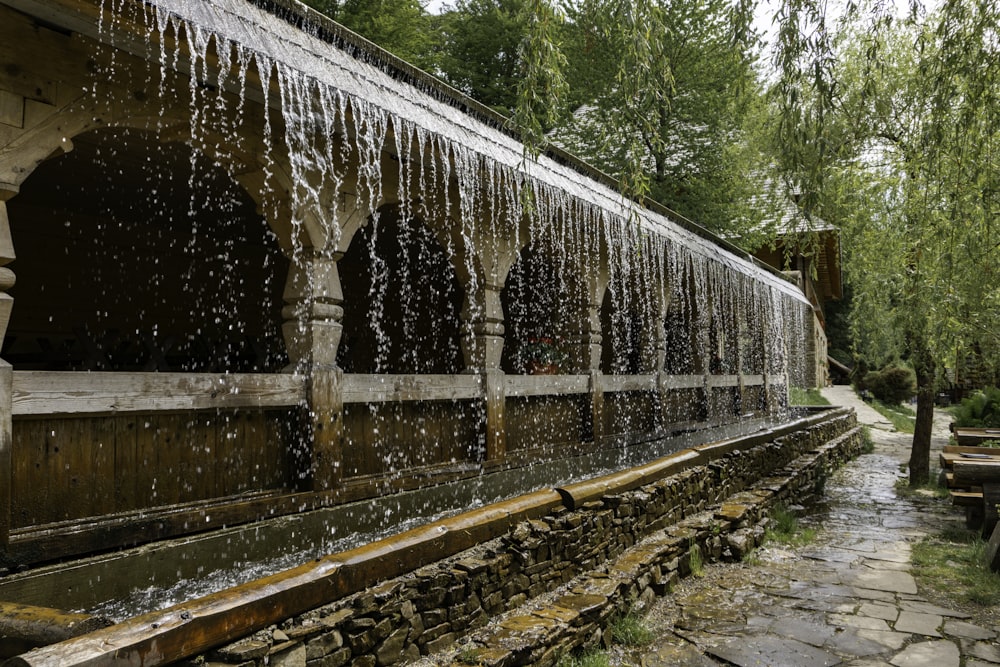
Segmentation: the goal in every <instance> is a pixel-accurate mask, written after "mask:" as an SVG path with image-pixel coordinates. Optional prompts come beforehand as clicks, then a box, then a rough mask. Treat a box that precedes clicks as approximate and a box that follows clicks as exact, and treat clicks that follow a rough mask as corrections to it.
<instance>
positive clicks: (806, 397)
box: [788, 387, 830, 405]
mask: <svg viewBox="0 0 1000 667" xmlns="http://www.w3.org/2000/svg"><path fill="white" fill-rule="evenodd" d="M788 404H789V405H830V401H828V400H826V399H825V398H824V397H823V394H821V393H820V391H819V389H816V388H815V387H811V388H809V389H806V388H804V387H789V388H788Z"/></svg>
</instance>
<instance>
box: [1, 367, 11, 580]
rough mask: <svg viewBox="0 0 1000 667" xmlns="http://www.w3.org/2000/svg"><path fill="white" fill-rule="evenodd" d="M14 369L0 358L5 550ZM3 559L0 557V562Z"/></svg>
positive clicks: (7, 541)
mask: <svg viewBox="0 0 1000 667" xmlns="http://www.w3.org/2000/svg"><path fill="white" fill-rule="evenodd" d="M13 371H14V369H13V368H12V367H11V365H10V364H8V363H7V362H6V361H4V360H2V359H0V548H2V549H3V550H6V547H7V545H8V544H10V531H11V528H12V525H11V522H12V514H11V503H12V502H13V500H14V499H13V497H12V495H11V487H12V486H13V481H14V456H13V449H12V444H13V437H12V430H13V426H12V422H11V410H12V398H11V397H12V396H13V381H14V373H13ZM3 560H4V559H3V558H0V562H2V561H3Z"/></svg>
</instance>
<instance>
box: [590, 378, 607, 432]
mask: <svg viewBox="0 0 1000 667" xmlns="http://www.w3.org/2000/svg"><path fill="white" fill-rule="evenodd" d="M603 377H604V376H603V375H601V372H600V370H591V371H590V385H589V391H590V423H591V433H592V434H593V437H594V444H595V445H600V444H601V441H602V440H603V439H604V436H605V429H604V383H603V382H602V379H603Z"/></svg>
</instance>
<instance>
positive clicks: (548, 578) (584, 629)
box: [206, 415, 861, 667]
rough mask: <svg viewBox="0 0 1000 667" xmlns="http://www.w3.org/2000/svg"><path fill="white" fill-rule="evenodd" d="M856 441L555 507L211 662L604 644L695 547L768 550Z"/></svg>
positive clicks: (542, 651) (813, 431) (836, 423)
mask: <svg viewBox="0 0 1000 667" xmlns="http://www.w3.org/2000/svg"><path fill="white" fill-rule="evenodd" d="M860 446H861V434H860V430H859V429H858V428H857V427H856V426H855V422H854V418H853V415H847V416H845V417H843V418H837V419H834V420H830V422H829V423H822V424H819V425H817V426H814V427H811V428H810V429H807V430H805V431H804V432H801V433H795V434H792V435H790V436H787V437H785V438H781V439H778V440H776V441H774V442H762V443H760V444H758V445H757V446H755V447H752V448H749V449H745V450H737V451H733V452H730V453H728V454H725V455H724V456H722V457H720V458H719V459H717V460H715V461H713V462H712V463H710V464H709V465H705V466H697V467H694V468H690V469H687V470H684V471H682V472H680V473H678V474H675V475H672V476H670V477H667V478H664V479H661V480H658V481H656V482H654V483H651V484H647V485H645V486H643V487H641V488H638V489H634V490H630V491H627V492H622V493H616V494H613V495H608V496H605V497H604V498H602V499H601V500H599V501H593V502H588V503H584V504H583V505H582V506H580V507H578V508H577V509H575V510H569V509H566V508H559V509H558V510H557V511H555V512H553V513H552V514H551V515H549V516H546V517H544V518H542V519H538V520H533V521H525V522H522V523H520V524H518V525H517V526H516V527H515V528H514V529H513V530H511V531H510V532H509V533H508V534H507V535H505V536H504V537H501V538H499V539H495V540H492V541H490V542H487V543H485V544H482V545H479V546H478V547H476V548H474V549H471V550H468V551H466V552H463V553H462V554H459V555H458V556H455V557H452V558H447V559H443V560H442V561H440V562H438V563H435V564H433V565H429V566H426V567H423V568H420V569H418V570H416V571H415V572H413V573H411V574H408V575H405V576H403V577H399V578H397V579H394V580H391V581H388V582H385V583H383V584H381V585H379V586H377V587H374V588H372V589H369V590H367V591H364V592H362V593H358V594H355V595H353V596H350V597H348V598H345V599H343V600H340V601H338V602H336V603H334V604H331V605H328V606H326V607H323V608H321V609H317V610H314V611H313V612H310V613H308V614H305V615H302V616H300V617H297V618H293V619H289V620H287V621H285V623H283V624H282V626H281V627H280V628H272V629H271V630H270V631H266V632H262V633H258V634H257V635H255V636H254V637H250V638H247V639H245V640H243V641H241V642H237V643H236V644H233V645H231V646H227V647H225V648H223V649H221V650H219V651H216V652H214V653H213V654H211V655H209V656H207V663H206V664H209V665H211V664H212V663H218V664H226V665H240V666H241V667H256V666H258V665H264V664H268V665H271V666H272V667H273V666H278V667H292V666H295V667H343V666H344V665H350V666H351V667H381V666H386V665H394V664H399V663H403V662H412V661H415V660H418V659H420V658H421V656H428V655H434V654H442V652H443V655H445V656H447V655H448V654H447V649H448V647H451V646H453V645H455V644H456V643H457V642H459V640H462V642H463V643H465V644H466V645H467V646H468V647H469V648H468V651H469V652H470V655H466V656H464V657H462V658H461V660H467V659H473V660H474V661H475V662H477V663H481V664H484V665H495V666H496V667H511V666H513V665H526V664H539V665H551V664H554V663H555V662H556V661H557V660H558V657H559V656H561V655H563V654H564V653H566V652H567V651H569V650H572V649H573V648H575V647H577V646H580V645H585V644H590V643H594V642H598V641H601V640H602V639H603V638H604V633H605V628H606V626H607V623H608V619H609V617H611V616H613V615H614V614H616V613H620V612H622V611H623V610H624V609H626V608H628V607H629V606H631V605H632V604H634V603H635V601H636V600H650V599H652V597H654V596H656V595H663V594H665V593H667V592H668V591H669V590H670V588H671V586H672V585H673V584H674V583H675V582H676V581H677V580H678V579H679V578H680V577H683V576H685V575H687V574H688V572H689V571H690V565H689V562H690V558H691V554H692V553H693V552H694V551H695V550H697V551H698V552H699V553H700V555H701V556H702V558H703V559H704V560H706V561H710V560H718V559H732V560H738V559H741V558H742V557H743V556H744V555H745V554H746V553H748V552H749V551H750V550H752V549H753V548H754V547H756V546H757V545H758V544H759V543H760V541H761V539H762V537H763V533H764V526H765V523H766V520H767V519H766V516H767V514H768V511H769V510H770V508H771V507H773V506H774V505H775V504H776V503H784V504H791V503H793V502H800V501H802V500H804V499H805V498H806V497H808V496H809V495H811V494H812V493H814V492H815V490H816V488H817V486H818V484H819V481H820V480H822V479H823V478H824V477H825V475H826V474H827V473H828V471H829V470H830V469H832V467H833V466H834V465H836V463H838V462H839V461H842V460H844V459H846V458H850V457H853V456H854V455H856V454H857V452H858V450H859V448H860ZM529 607H530V608H531V609H530V610H529V611H527V612H526V611H525V608H529ZM491 619H499V620H498V621H497V620H491ZM487 626H488V627H487ZM444 659H445V660H447V659H449V658H444ZM450 659H454V660H456V661H460V660H459V657H457V656H456V655H452V658H450Z"/></svg>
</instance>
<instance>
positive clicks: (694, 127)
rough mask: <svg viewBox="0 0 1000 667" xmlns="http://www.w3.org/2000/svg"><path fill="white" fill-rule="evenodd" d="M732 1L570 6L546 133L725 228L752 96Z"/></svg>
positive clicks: (735, 198) (738, 13)
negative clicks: (561, 90)
mask: <svg viewBox="0 0 1000 667" xmlns="http://www.w3.org/2000/svg"><path fill="white" fill-rule="evenodd" d="M744 9H745V7H744V6H743V5H742V4H741V3H734V2H732V1H731V0H670V1H669V2H667V1H665V0H583V1H581V2H578V3H568V6H567V8H566V12H567V16H568V25H569V29H568V30H567V31H566V47H567V58H568V62H569V72H568V74H567V79H568V80H569V82H570V88H571V92H570V96H571V100H572V101H573V102H574V103H575V104H576V105H577V109H576V113H575V114H574V115H573V116H571V117H570V118H569V120H568V121H567V122H564V123H562V124H560V125H559V126H557V127H556V128H555V130H554V132H553V138H554V140H555V141H556V142H557V143H560V144H562V145H564V146H565V147H567V148H568V149H569V150H570V151H571V152H573V153H576V154H578V155H580V156H581V157H583V158H584V159H586V160H587V161H588V162H590V163H592V164H594V165H595V166H597V167H599V168H601V169H603V170H605V171H607V172H608V173H611V174H613V175H615V176H617V177H618V178H619V179H620V181H621V183H622V187H623V190H624V191H625V192H626V193H628V194H631V195H639V196H647V197H650V198H651V199H654V200H656V201H659V202H660V203H663V204H665V205H666V206H668V207H669V208H671V209H673V210H675V211H677V212H679V213H682V214H683V215H685V216H687V217H689V218H691V219H694V220H696V221H698V222H699V223H701V224H703V225H705V226H707V227H710V228H713V229H715V230H716V231H724V230H726V229H727V228H730V227H731V223H732V221H733V220H736V219H738V218H740V217H744V216H742V215H741V214H740V213H739V212H737V210H736V209H737V207H736V206H735V204H738V203H740V202H745V201H747V200H748V198H749V192H748V190H747V189H746V185H747V184H748V182H749V178H747V177H748V176H749V175H750V174H751V172H752V170H751V169H750V168H748V167H746V166H745V161H744V160H742V159H741V158H740V152H739V149H741V148H742V147H744V146H745V145H746V142H745V141H744V136H743V134H742V132H741V129H742V127H743V124H744V117H745V116H746V114H747V113H748V112H749V109H750V107H751V105H752V104H753V103H754V100H755V99H756V98H758V97H759V88H758V86H757V83H756V73H755V71H754V69H753V63H754V59H755V51H756V48H755V46H756V44H755V42H754V40H753V39H752V33H751V32H750V30H749V25H748V24H746V23H745V18H746V16H747V15H746V14H745V13H744V12H743V10H744Z"/></svg>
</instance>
